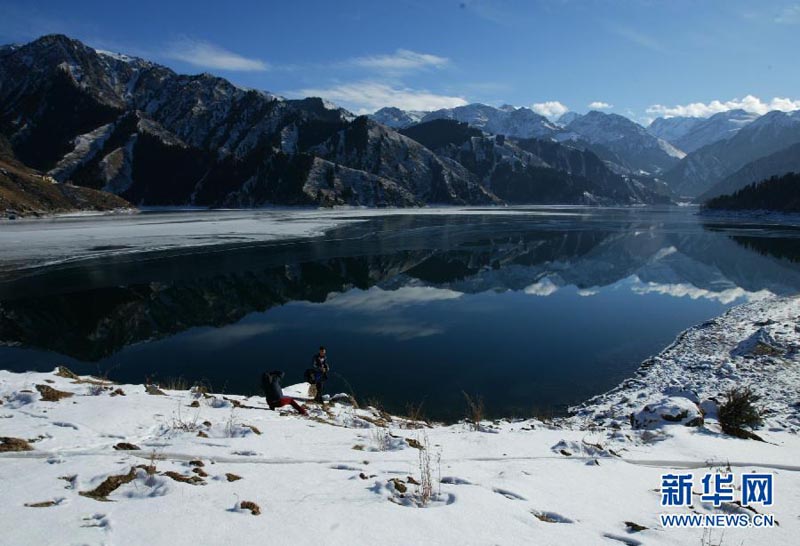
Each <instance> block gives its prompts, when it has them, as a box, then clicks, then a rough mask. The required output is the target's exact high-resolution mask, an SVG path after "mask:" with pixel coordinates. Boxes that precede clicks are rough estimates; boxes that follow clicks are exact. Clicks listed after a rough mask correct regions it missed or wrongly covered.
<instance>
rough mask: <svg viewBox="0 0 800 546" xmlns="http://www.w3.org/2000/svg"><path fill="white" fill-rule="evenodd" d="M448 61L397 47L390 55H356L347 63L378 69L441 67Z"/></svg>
mask: <svg viewBox="0 0 800 546" xmlns="http://www.w3.org/2000/svg"><path fill="white" fill-rule="evenodd" d="M449 62H450V60H449V59H447V58H446V57H439V56H437V55H431V54H430V53H417V52H416V51H410V50H408V49H398V50H397V51H395V52H394V53H393V54H391V55H372V56H367V57H357V58H355V59H352V60H350V61H349V64H353V65H355V66H360V67H363V68H375V69H379V70H393V71H405V70H417V69H422V68H442V67H443V66H445V65H447V64H448V63H449Z"/></svg>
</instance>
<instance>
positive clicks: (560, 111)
mask: <svg viewBox="0 0 800 546" xmlns="http://www.w3.org/2000/svg"><path fill="white" fill-rule="evenodd" d="M531 110H533V111H534V112H536V113H537V114H539V115H542V116H545V117H547V118H557V117H559V116H562V115H564V114H566V113H567V112H569V108H567V107H566V106H565V105H563V104H561V103H560V102H558V101H557V100H550V101H546V102H537V103H534V104H533V105H531Z"/></svg>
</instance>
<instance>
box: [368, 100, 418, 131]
mask: <svg viewBox="0 0 800 546" xmlns="http://www.w3.org/2000/svg"><path fill="white" fill-rule="evenodd" d="M428 113H429V112H424V111H419V110H401V109H400V108H395V107H394V106H387V107H385V108H381V109H380V110H378V111H376V112H375V113H374V114H370V115H369V117H370V118H371V119H373V120H375V121H377V122H378V123H382V124H383V125H386V126H387V127H391V128H392V129H403V128H405V127H408V126H409V125H414V124H415V123H419V122H420V121H422V118H424V117H425V115H426V114H428Z"/></svg>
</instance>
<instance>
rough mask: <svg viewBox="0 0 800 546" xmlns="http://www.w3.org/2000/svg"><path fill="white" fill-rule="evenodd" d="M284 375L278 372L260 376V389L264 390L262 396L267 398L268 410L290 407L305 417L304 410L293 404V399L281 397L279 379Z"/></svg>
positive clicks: (281, 391) (281, 390)
mask: <svg viewBox="0 0 800 546" xmlns="http://www.w3.org/2000/svg"><path fill="white" fill-rule="evenodd" d="M283 376H284V373H283V372H280V371H273V372H264V374H263V375H262V376H261V387H262V388H263V389H264V394H265V395H266V397H267V405H268V406H269V409H271V410H274V409H275V408H282V407H283V406H289V405H290V406H292V407H293V408H294V409H296V410H297V411H298V412H299V413H300V415H306V409H305V408H304V407H303V406H301V405H300V404H298V403H297V402H295V400H294V398H292V397H290V396H284V395H283V389H282V388H281V379H283Z"/></svg>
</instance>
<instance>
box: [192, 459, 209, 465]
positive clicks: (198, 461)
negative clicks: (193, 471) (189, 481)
mask: <svg viewBox="0 0 800 546" xmlns="http://www.w3.org/2000/svg"><path fill="white" fill-rule="evenodd" d="M205 465H206V463H204V462H203V461H201V460H200V459H195V460H193V461H189V466H205Z"/></svg>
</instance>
